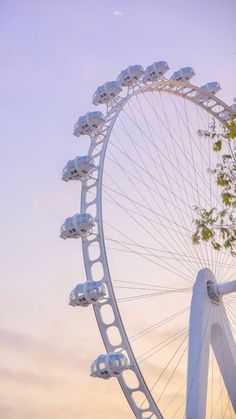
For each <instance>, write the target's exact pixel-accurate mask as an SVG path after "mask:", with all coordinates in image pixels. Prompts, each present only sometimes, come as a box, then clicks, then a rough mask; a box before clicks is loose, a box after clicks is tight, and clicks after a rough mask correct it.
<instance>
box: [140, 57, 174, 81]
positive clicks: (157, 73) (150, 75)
mask: <svg viewBox="0 0 236 419" xmlns="http://www.w3.org/2000/svg"><path fill="white" fill-rule="evenodd" d="M168 70H169V66H168V64H167V62H166V61H157V62H155V63H153V64H151V65H149V66H148V67H147V68H146V70H145V73H144V76H143V82H144V83H146V82H147V81H156V80H160V79H161V78H162V77H163V75H164V74H165V73H166V72H167V71H168Z"/></svg>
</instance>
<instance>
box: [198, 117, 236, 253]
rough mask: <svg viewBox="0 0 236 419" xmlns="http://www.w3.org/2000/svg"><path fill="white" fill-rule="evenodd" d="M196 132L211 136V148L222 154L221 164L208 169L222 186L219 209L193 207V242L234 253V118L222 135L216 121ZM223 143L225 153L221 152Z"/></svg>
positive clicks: (235, 157)
mask: <svg viewBox="0 0 236 419" xmlns="http://www.w3.org/2000/svg"><path fill="white" fill-rule="evenodd" d="M198 134H199V135H200V136H201V137H208V138H211V139H212V140H213V145H212V148H213V151H214V152H216V153H221V156H220V163H219V164H217V165H216V167H215V168H214V169H209V171H210V172H211V173H213V174H215V176H216V182H217V185H218V186H219V188H221V201H222V210H220V211H218V210H217V209H216V208H215V207H213V208H211V209H210V210H206V209H204V208H200V207H195V212H196V214H197V218H196V219H195V220H194V223H195V225H196V231H195V233H194V234H193V236H192V241H193V243H194V244H199V243H200V242H201V241H203V242H210V243H211V245H212V246H213V248H214V249H216V250H220V249H222V248H225V249H229V250H230V252H231V254H232V255H233V256H236V211H235V208H236V151H235V150H236V117H233V118H232V119H231V120H230V121H229V122H227V123H226V125H225V130H224V132H223V133H222V134H219V133H217V132H216V124H215V121H213V123H212V125H211V126H210V130H209V131H199V132H198ZM226 146H227V149H228V150H229V152H228V154H224V149H225V148H226Z"/></svg>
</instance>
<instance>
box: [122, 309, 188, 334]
mask: <svg viewBox="0 0 236 419" xmlns="http://www.w3.org/2000/svg"><path fill="white" fill-rule="evenodd" d="M188 310H189V307H186V308H184V309H182V310H180V311H177V312H176V313H174V314H172V315H171V316H169V317H166V318H165V319H163V320H161V321H159V322H157V323H155V324H154V325H152V326H149V327H148V328H146V329H144V330H142V331H140V332H138V333H136V334H135V335H133V336H130V341H131V342H134V341H136V340H137V339H141V338H143V337H144V336H146V335H147V334H148V333H151V332H153V331H154V330H156V329H159V328H160V327H162V326H163V325H165V324H167V323H169V322H170V321H172V320H174V319H176V318H177V317H179V316H181V315H182V314H185V313H186V312H187V311H188Z"/></svg>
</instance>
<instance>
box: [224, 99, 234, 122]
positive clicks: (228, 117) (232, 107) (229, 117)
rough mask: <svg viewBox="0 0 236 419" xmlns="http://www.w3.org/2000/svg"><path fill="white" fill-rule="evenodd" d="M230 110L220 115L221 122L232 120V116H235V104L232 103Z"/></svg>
mask: <svg viewBox="0 0 236 419" xmlns="http://www.w3.org/2000/svg"><path fill="white" fill-rule="evenodd" d="M230 108H231V109H232V111H228V110H227V111H223V112H221V113H220V117H221V119H223V121H228V120H229V119H231V118H232V116H233V115H235V116H236V103H233V105H231V106H230Z"/></svg>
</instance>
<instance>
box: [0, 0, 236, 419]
mask: <svg viewBox="0 0 236 419" xmlns="http://www.w3.org/2000/svg"><path fill="white" fill-rule="evenodd" d="M235 16H236V4H235V0H225V1H224V2H222V0H207V1H205V0H198V1H193V0H178V1H176V0H165V1H159V0H145V1H140V0H136V1H134V0H126V1H124V0H116V1H114V0H99V1H95V0H86V1H81V0H68V1H65V0H48V1H46V0H41V1H39V0H1V1H0V35H1V36H0V48H1V54H0V61H1V65H0V74H1V83H0V100H1V102H0V103H1V126H0V131H1V142H0V155H1V166H0V170H1V177H0V190H1V233H2V240H1V282H0V307H1V308H0V311H1V314H0V347H1V356H0V418H1V419H54V418H57V419H78V418H85V419H100V418H101V419H108V418H111V417H112V418H114V419H121V418H122V419H126V418H127V419H128V418H131V417H132V414H131V413H130V411H129V408H128V405H127V403H126V401H125V399H124V397H123V395H122V394H121V391H120V389H119V386H118V384H117V383H116V382H115V381H112V380H110V381H109V385H108V383H107V382H101V381H98V380H93V379H92V378H90V377H89V366H90V363H91V362H92V361H93V359H94V358H95V357H96V356H97V355H98V354H99V353H102V352H103V351H104V348H103V345H102V341H101V338H100V335H99V333H98V329H97V327H96V323H95V319H94V315H93V312H92V310H91V309H86V310H74V309H72V308H71V307H69V306H68V295H69V292H70V291H71V289H72V288H73V286H74V285H75V284H76V283H77V282H83V281H84V279H85V273H84V268H83V261H82V253H81V245H80V243H79V242H76V243H75V242H69V241H67V242H66V243H65V242H63V241H62V240H60V239H59V237H58V232H59V228H60V225H61V223H62V222H63V220H64V218H65V217H66V216H68V215H71V214H73V213H75V212H77V211H79V203H80V194H79V193H78V195H76V196H75V195H74V193H72V191H74V189H73V190H72V189H71V188H70V187H68V185H66V184H64V183H63V182H61V180H60V177H61V170H62V168H63V166H64V164H65V163H66V161H67V160H68V159H69V158H71V157H73V156H74V155H75V154H76V153H77V152H78V142H76V140H75V139H74V138H73V136H72V128H73V124H74V122H75V121H76V119H77V117H78V116H79V115H81V114H83V113H85V112H87V111H88V110H90V109H93V106H92V105H91V97H92V94H93V93H94V91H95V89H96V87H97V86H98V85H100V84H102V83H103V82H104V81H106V80H112V79H114V78H116V77H117V75H118V74H119V72H120V70H121V69H123V68H125V67H126V66H128V65H131V64H141V65H143V66H144V67H145V66H147V65H149V64H150V63H152V62H153V61H157V60H166V61H167V62H168V63H169V66H170V68H171V69H173V71H174V70H176V69H178V68H180V67H182V66H187V65H191V66H192V67H193V68H194V69H195V71H196V77H195V79H194V82H195V83H196V84H203V83H204V82H206V81H209V80H217V81H219V82H220V84H221V85H222V90H221V91H220V93H219V97H221V98H222V99H223V100H224V101H225V102H226V103H228V104H229V105H230V104H231V103H232V101H233V98H234V97H236V88H235V86H236V25H235ZM87 148H88V142H86V140H83V143H82V142H81V144H80V151H81V150H83V151H84V152H85V153H86V151H87ZM133 321H134V322H135V319H133ZM150 369H151V371H152V365H151V366H150ZM108 389H109V390H108Z"/></svg>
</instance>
